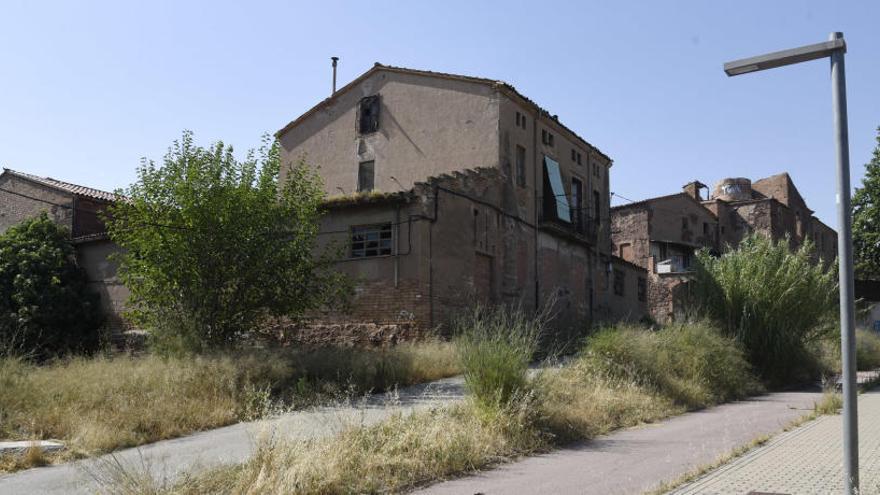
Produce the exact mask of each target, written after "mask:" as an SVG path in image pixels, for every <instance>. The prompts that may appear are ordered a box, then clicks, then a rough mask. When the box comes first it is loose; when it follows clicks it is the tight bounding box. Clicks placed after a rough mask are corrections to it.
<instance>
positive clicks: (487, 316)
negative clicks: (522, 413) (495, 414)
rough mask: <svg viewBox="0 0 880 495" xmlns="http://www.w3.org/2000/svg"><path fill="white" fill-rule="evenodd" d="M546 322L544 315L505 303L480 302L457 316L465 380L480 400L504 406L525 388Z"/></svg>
mask: <svg viewBox="0 0 880 495" xmlns="http://www.w3.org/2000/svg"><path fill="white" fill-rule="evenodd" d="M544 324H545V319H544V318H543V315H538V316H537V317H529V316H527V315H526V314H525V313H524V312H522V311H520V310H518V309H510V308H504V307H497V308H486V307H481V306H477V307H476V308H474V309H473V310H472V311H470V312H468V313H466V314H465V315H464V316H463V317H461V318H459V319H458V320H456V322H455V325H454V331H455V333H456V335H457V337H456V340H455V343H456V347H457V349H458V355H459V360H460V362H461V368H462V370H463V372H464V379H465V384H466V385H467V390H468V392H469V393H470V394H471V396H472V397H473V398H474V400H475V401H477V403H478V404H480V405H482V406H485V407H496V406H504V405H506V404H507V403H508V402H509V401H510V399H511V397H513V396H514V395H516V394H518V393H522V392H524V391H525V389H526V385H527V372H528V368H529V363H531V361H532V359H533V358H534V356H535V353H536V352H537V350H538V342H539V339H540V337H541V334H542V332H543V329H544Z"/></svg>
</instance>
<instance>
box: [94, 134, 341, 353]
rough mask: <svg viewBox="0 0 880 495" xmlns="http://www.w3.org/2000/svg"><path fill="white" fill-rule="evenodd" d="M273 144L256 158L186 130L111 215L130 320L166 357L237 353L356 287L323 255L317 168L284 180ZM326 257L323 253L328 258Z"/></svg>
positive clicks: (295, 171) (145, 166) (298, 170)
mask: <svg viewBox="0 0 880 495" xmlns="http://www.w3.org/2000/svg"><path fill="white" fill-rule="evenodd" d="M280 170H281V163H280V156H279V147H278V144H277V142H271V141H270V140H269V138H268V137H266V138H265V139H264V144H263V146H262V147H261V148H260V150H259V153H257V154H255V153H254V152H253V151H250V152H248V154H247V156H246V157H245V159H244V160H238V159H236V158H235V157H234V156H233V150H232V147H231V146H226V145H224V144H223V143H222V142H218V143H216V144H214V145H212V146H211V147H209V148H202V147H199V146H197V145H195V144H194V142H193V135H192V133H191V132H184V134H183V138H182V139H181V140H180V141H175V142H174V144H173V145H172V146H171V147H170V148H169V151H168V153H167V154H166V156H165V159H164V163H163V164H162V165H161V166H157V165H156V164H155V163H153V162H151V161H147V160H144V161H142V163H141V166H140V167H139V168H138V179H137V181H136V182H135V183H134V184H133V185H132V186H131V187H129V188H128V190H126V191H124V195H125V196H127V199H126V200H125V201H120V202H118V203H117V205H116V206H115V207H114V208H113V209H112V210H111V212H110V215H109V218H108V224H109V231H110V235H111V237H112V239H113V240H114V241H116V242H117V243H119V245H120V246H122V248H124V252H123V253H122V254H121V255H120V256H119V260H120V270H119V275H120V278H121V280H122V281H123V282H124V283H125V285H126V286H128V288H129V289H130V290H131V297H130V300H129V303H130V306H131V308H132V309H131V310H130V311H129V317H130V318H131V319H132V320H133V321H134V322H135V323H137V324H139V325H141V326H143V327H144V328H146V329H149V330H150V333H151V339H152V343H153V345H154V347H155V348H156V349H157V350H159V351H160V352H181V351H182V352H190V351H194V352H199V351H204V350H208V349H212V348H218V347H227V346H231V345H234V344H235V343H237V342H239V341H240V339H241V338H242V337H244V336H246V335H247V334H248V333H249V332H251V331H253V330H257V329H258V328H259V326H260V325H261V324H262V323H264V322H265V321H266V320H267V319H268V318H271V317H289V318H297V317H300V316H302V315H303V314H304V313H305V312H306V311H308V310H311V309H315V308H318V307H321V306H323V305H325V304H327V303H332V302H334V301H337V300H339V298H340V297H341V296H342V295H344V293H345V291H346V289H347V284H346V282H345V280H344V279H343V277H342V276H341V275H340V274H338V273H337V272H335V271H334V270H333V269H332V261H333V256H331V254H332V253H330V252H329V251H326V250H325V251H324V252H323V253H317V249H316V236H317V234H318V230H319V221H320V215H321V205H322V202H323V199H324V193H323V189H322V186H321V182H320V179H319V177H318V176H317V175H316V174H315V173H314V172H313V171H312V170H310V169H309V168H308V167H307V166H306V165H304V164H303V163H300V164H298V165H295V166H292V167H290V169H289V170H288V173H287V179H286V181H284V182H283V183H281V184H280V183H279V172H280ZM316 253H317V254H316Z"/></svg>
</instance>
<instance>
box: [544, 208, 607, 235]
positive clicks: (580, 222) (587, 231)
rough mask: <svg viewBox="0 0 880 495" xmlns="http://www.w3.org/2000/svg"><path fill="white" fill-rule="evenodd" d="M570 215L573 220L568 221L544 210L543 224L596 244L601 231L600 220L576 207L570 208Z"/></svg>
mask: <svg viewBox="0 0 880 495" xmlns="http://www.w3.org/2000/svg"><path fill="white" fill-rule="evenodd" d="M570 215H571V216H570V218H571V222H566V221H564V220H559V219H558V218H556V216H555V215H552V214H546V212H544V211H542V212H541V217H540V221H541V226H542V227H549V228H551V229H553V230H556V231H559V232H561V233H566V234H570V235H574V236H575V237H578V238H580V239H582V240H585V241H587V242H589V243H591V244H595V243H596V242H597V236H598V231H599V229H598V222H596V220H595V219H594V218H592V217H590V216H588V215H585V214H584V212H583V211H581V210H578V209H575V208H570Z"/></svg>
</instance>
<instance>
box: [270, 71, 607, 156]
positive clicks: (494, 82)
mask: <svg viewBox="0 0 880 495" xmlns="http://www.w3.org/2000/svg"><path fill="white" fill-rule="evenodd" d="M379 70H386V71H388V72H396V73H399V74H416V75H421V76H426V77H437V78H441V79H449V80H455V81H465V82H471V83H476V84H484V85H488V86H493V87H496V88H499V89H501V90H503V91H508V92H509V93H512V94H513V95H515V96H517V97H519V98H520V99H522V100H523V101H524V102H526V103H527V104H529V105H531V106H533V107H534V108H535V109H537V110H538V112H539V113H540V114H541V115H542V116H543V117H545V118H547V119H548V120H550V121H552V122H553V123H554V124H556V125H558V126H559V127H560V128H562V129H564V130H565V131H566V132H568V133H569V134H571V135H572V136H573V137H575V138H576V139H578V140H579V141H581V142H582V143H583V144H585V145H586V146H587V147H588V148H589V149H591V150H593V151H596V152H597V153H599V154H600V155H601V156H602V157H603V158H605V159H606V160H608V163H609V166H611V164H612V163H613V160H612V159H611V157H609V156H608V155H606V154H605V153H603V152H602V150H600V149H599V148H597V147H596V146H594V145H592V144H590V142H589V141H587V140H586V139H584V138H583V137H581V136H580V135H578V133H576V132H574V131H573V130H571V128H569V127H568V126H566V125H565V124H563V123H562V122H560V121H559V119H557V118H553V115H552V114H550V112H549V111H547V110H546V109H544V108H543V107H541V106H540V105H538V104H537V103H535V101H533V100H532V99H530V98H529V97H527V96H525V95H524V94H522V93H520V92H519V91H517V89H516V88H515V87H514V86H513V85H512V84H509V83H506V82H504V81H501V80H498V79H489V78H485V77H475V76H466V75H461V74H450V73H448V72H435V71H430V70H422V69H410V68H408V67H396V66H393V65H383V64H380V63H379V62H376V63H375V64H374V65H373V67H371V68H370V69H369V70H367V71H366V72H364V73H363V74H361V75H360V76H358V77H356V78H355V79H354V80H352V81H351V82H350V83H348V84H346V85H345V86H343V87H342V88H340V89H339V90H337V91H336V92H335V93H333V94H332V95H330V96H329V97H327V98H325V99H324V100H322V101H321V102H320V103H318V104H317V105H315V106H313V107H312V108H310V109H309V110H307V111H306V112H305V113H303V114H302V115H300V116H299V117H297V118H296V119H294V120H292V121H290V122H289V123H288V124H287V125H285V126H284V127H282V128H281V129H280V130H279V131H277V132H276V133H275V137H280V136H281V135H282V134H284V133H285V132H287V131H288V130H290V129H291V128H293V127H295V126H296V125H297V124H299V123H300V122H302V121H303V120H304V119H305V118H307V117H308V116H310V115H312V114H314V113H315V112H317V111H318V110H320V109H321V108H324V107H325V106H327V105H329V104H330V103H331V102H333V101H334V100H335V99H336V98H337V97H338V96H339V95H341V94H343V93H346V92H347V91H349V90H350V89H351V88H353V87H354V86H356V85H357V84H358V83H360V82H361V81H363V80H364V79H366V78H367V77H369V76H370V75H371V74H373V73H375V72H377V71H379Z"/></svg>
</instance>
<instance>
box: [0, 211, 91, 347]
mask: <svg viewBox="0 0 880 495" xmlns="http://www.w3.org/2000/svg"><path fill="white" fill-rule="evenodd" d="M74 260H75V253H74V248H73V246H72V245H71V243H70V236H69V234H68V232H67V231H66V230H65V229H63V228H61V227H59V226H58V225H56V224H55V223H54V222H53V221H52V220H50V219H49V217H48V216H47V215H46V214H45V213H43V214H42V215H40V216H39V217H36V218H33V219H30V220H26V221H24V222H22V223H20V224H18V225H15V226H13V227H11V228H9V229H8V230H7V231H6V232H5V233H3V234H2V235H0V351H2V352H3V353H4V354H14V355H24V356H29V357H33V358H37V359H45V358H49V357H53V356H58V355H62V354H66V353H70V352H77V353H79V352H92V351H94V350H96V349H97V348H98V345H99V342H100V331H99V328H100V326H101V324H102V323H103V317H102V313H101V309H100V299H99V297H98V295H97V294H96V293H94V292H92V291H91V290H89V288H88V286H87V283H88V279H87V277H86V274H85V272H84V271H83V270H82V269H81V268H80V267H78V266H77V265H76V262H75V261H74Z"/></svg>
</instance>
